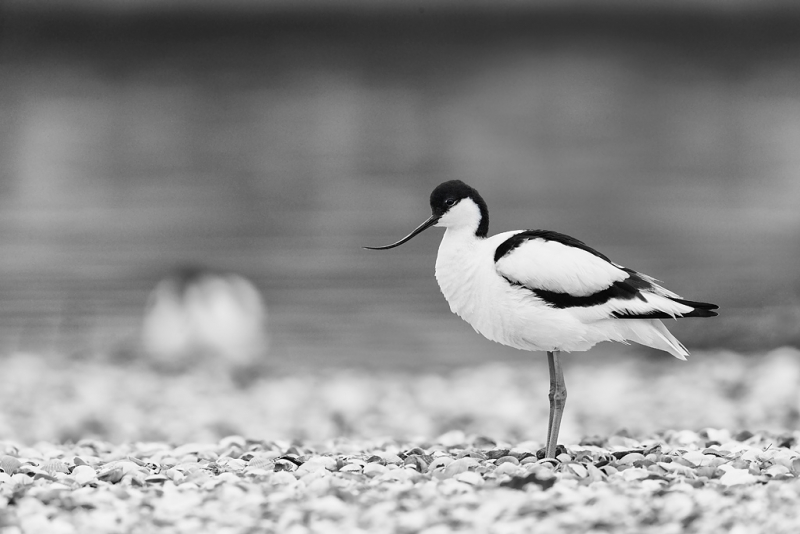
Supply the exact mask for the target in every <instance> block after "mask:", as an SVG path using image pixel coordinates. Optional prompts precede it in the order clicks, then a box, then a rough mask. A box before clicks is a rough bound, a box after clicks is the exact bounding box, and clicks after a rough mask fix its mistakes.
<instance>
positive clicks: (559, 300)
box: [506, 278, 645, 309]
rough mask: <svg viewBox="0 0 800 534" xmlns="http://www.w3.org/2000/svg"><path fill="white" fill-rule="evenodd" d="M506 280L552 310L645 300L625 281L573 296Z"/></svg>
mask: <svg viewBox="0 0 800 534" xmlns="http://www.w3.org/2000/svg"><path fill="white" fill-rule="evenodd" d="M506 280H507V281H508V283H509V284H511V285H514V286H519V287H522V288H524V289H527V290H528V291H530V292H531V293H533V294H534V295H536V296H537V297H539V298H540V299H542V300H543V301H545V302H546V303H547V304H549V305H550V306H552V307H553V308H560V309H563V308H587V307H589V306H597V305H599V304H605V303H606V302H608V301H609V300H611V299H620V300H631V299H635V298H638V299H641V300H645V298H644V297H643V296H642V295H641V293H639V290H637V289H636V288H635V287H633V286H632V285H630V284H629V283H628V281H627V280H623V281H621V282H614V283H613V284H611V285H610V286H609V287H607V288H606V289H603V290H602V291H598V292H597V293H592V294H591V295H584V296H575V295H571V294H569V293H564V292H561V291H549V290H547V289H541V288H535V287H528V286H526V285H524V284H520V283H519V282H514V281H512V280H509V279H508V278H506Z"/></svg>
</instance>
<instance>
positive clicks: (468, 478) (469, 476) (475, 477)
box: [453, 471, 483, 486]
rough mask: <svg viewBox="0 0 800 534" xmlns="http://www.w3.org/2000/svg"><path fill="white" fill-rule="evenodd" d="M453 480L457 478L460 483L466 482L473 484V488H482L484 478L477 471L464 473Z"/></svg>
mask: <svg viewBox="0 0 800 534" xmlns="http://www.w3.org/2000/svg"><path fill="white" fill-rule="evenodd" d="M453 478H455V479H456V480H458V481H459V482H464V483H466V484H471V485H473V486H481V485H483V477H482V476H480V475H479V474H478V473H476V472H475V471H465V472H463V473H459V474H457V475H456V476H455V477H453Z"/></svg>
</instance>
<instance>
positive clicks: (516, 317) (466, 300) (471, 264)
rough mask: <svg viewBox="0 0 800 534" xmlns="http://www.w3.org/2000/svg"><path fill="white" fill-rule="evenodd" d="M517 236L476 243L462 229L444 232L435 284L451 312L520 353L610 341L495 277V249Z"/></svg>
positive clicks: (507, 234)
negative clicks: (520, 351) (518, 350)
mask: <svg viewBox="0 0 800 534" xmlns="http://www.w3.org/2000/svg"><path fill="white" fill-rule="evenodd" d="M515 233H516V232H505V233H502V234H498V235H495V236H492V237H490V238H485V239H480V238H477V237H475V235H474V234H473V233H471V232H469V231H466V230H458V229H456V230H454V229H452V228H448V229H447V230H446V231H445V234H444V237H443V238H442V242H441V244H440V245H439V254H438V256H437V258H436V280H437V282H438V283H439V287H440V288H441V290H442V293H443V294H444V297H445V298H446V299H447V302H448V303H449V304H450V309H451V310H452V311H453V313H455V314H457V315H458V316H460V317H461V318H462V319H464V320H465V321H467V322H468V323H469V324H470V325H472V327H473V328H474V329H475V330H476V331H477V332H479V333H480V334H482V335H483V336H485V337H486V338H488V339H490V340H492V341H496V342H498V343H501V344H503V345H507V346H510V347H514V348H517V349H522V350H541V351H544V350H565V351H573V350H587V349H588V348H590V347H591V346H593V345H594V344H596V343H597V342H598V341H602V340H603V339H609V337H608V336H607V335H606V334H602V335H600V332H598V331H596V330H595V329H594V328H593V327H592V326H590V325H587V324H585V323H583V322H582V321H581V320H580V318H578V317H576V316H575V315H574V314H573V313H571V312H570V311H569V310H561V309H556V308H552V307H550V306H548V305H547V304H545V303H543V302H542V301H541V300H540V299H539V298H537V297H536V296H535V295H534V294H533V293H532V292H530V291H529V290H526V289H524V288H521V287H519V286H515V285H512V284H511V283H510V282H509V281H508V280H506V279H505V278H503V276H501V275H500V274H499V273H498V272H497V269H496V267H495V262H494V253H495V249H496V248H497V247H498V246H499V245H500V244H501V243H503V242H504V241H505V240H506V239H508V238H509V237H511V236H512V235H514V234H515ZM612 337H613V336H612Z"/></svg>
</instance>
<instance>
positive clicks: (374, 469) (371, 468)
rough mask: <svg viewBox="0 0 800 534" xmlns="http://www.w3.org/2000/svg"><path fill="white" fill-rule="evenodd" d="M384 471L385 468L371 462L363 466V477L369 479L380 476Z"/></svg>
mask: <svg viewBox="0 0 800 534" xmlns="http://www.w3.org/2000/svg"><path fill="white" fill-rule="evenodd" d="M386 471H387V469H386V466H384V465H381V464H379V463H378V462H371V463H368V464H367V465H365V466H364V475H366V476H368V477H370V478H372V477H375V476H378V475H382V474H383V473H385V472H386Z"/></svg>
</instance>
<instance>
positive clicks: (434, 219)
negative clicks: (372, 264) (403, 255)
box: [364, 215, 439, 250]
mask: <svg viewBox="0 0 800 534" xmlns="http://www.w3.org/2000/svg"><path fill="white" fill-rule="evenodd" d="M438 221H439V216H438V215H431V216H430V218H429V219H428V220H427V221H425V222H424V223H422V224H420V225H419V226H417V228H416V229H415V230H414V231H413V232H411V233H410V234H408V235H407V236H405V237H404V238H403V239H401V240H400V241H398V242H397V243H392V244H391V245H385V246H383V247H364V248H366V249H369V250H388V249H390V248H394V247H399V246H400V245H402V244H403V243H405V242H406V241H408V240H410V239H411V238H412V237H414V236H415V235H417V234H419V233H420V232H422V231H423V230H426V229H428V228H430V227H431V226H433V225H434V224H436V223H437V222H438Z"/></svg>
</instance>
